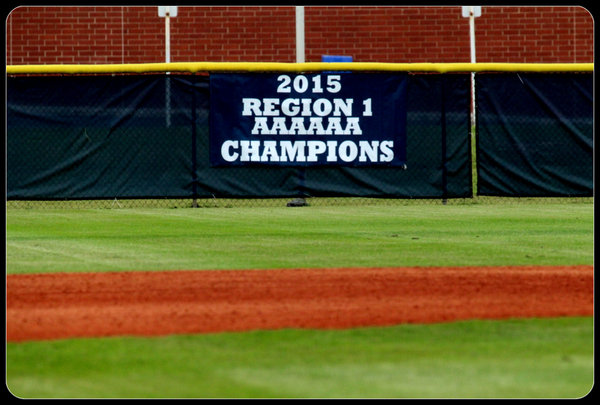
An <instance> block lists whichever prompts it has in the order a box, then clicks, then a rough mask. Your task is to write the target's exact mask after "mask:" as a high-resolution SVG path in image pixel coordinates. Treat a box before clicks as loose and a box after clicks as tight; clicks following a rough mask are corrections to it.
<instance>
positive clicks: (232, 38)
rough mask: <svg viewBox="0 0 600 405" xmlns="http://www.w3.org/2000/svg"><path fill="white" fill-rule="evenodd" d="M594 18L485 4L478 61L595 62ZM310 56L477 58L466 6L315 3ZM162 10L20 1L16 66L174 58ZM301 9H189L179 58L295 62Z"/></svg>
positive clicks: (11, 21)
mask: <svg viewBox="0 0 600 405" xmlns="http://www.w3.org/2000/svg"><path fill="white" fill-rule="evenodd" d="M593 28H594V27H593V19H592V16H591V15H590V14H589V13H588V12H587V10H585V9H584V8H581V7H574V6H570V7H514V6H510V7H509V6H502V7H500V6H490V7H483V11H482V16H481V17H478V18H476V19H475V32H476V46H477V61H478V62H539V63H556V62H563V63H571V62H579V63H584V62H585V63H588V62H593ZM305 31H306V61H320V60H321V55H323V54H330V55H332V54H333V55H351V56H353V58H354V60H355V61H357V62H358V61H361V62H366V61H369V62H405V63H413V62H469V61H470V50H469V23H468V19H467V18H463V17H462V16H461V9H460V7H399V6H396V7H349V6H347V7H305ZM164 36H165V20H164V18H161V17H159V16H158V12H157V7H18V8H16V9H14V10H13V11H12V12H11V14H10V15H9V16H8V19H7V22H6V45H7V47H6V63H7V64H9V65H16V64H51V63H142V62H164V60H165V53H164V52H165V51H164V40H165V38H164ZM295 60H296V56H295V11H294V7H212V6H211V7H208V6H202V7H179V9H178V15H177V17H174V18H171V61H172V62H188V61H247V62H255V61H264V62H270V61H276V62H295Z"/></svg>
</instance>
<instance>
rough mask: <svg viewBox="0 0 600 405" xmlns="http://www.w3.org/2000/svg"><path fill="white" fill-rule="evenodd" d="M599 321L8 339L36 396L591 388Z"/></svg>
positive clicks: (567, 393) (572, 393) (565, 392)
mask: <svg viewBox="0 0 600 405" xmlns="http://www.w3.org/2000/svg"><path fill="white" fill-rule="evenodd" d="M592 323H593V320H592V318H591V317H585V318H561V319H528V320H508V321H467V322H455V323H447V324H432V325H399V326H394V327H385V328H358V329H350V330H340V331H331V330H322V331H315V330H292V329H289V330H279V331H255V332H248V333H220V334H209V335H196V336H188V335H182V336H167V337H157V338H133V337H121V338H99V339H75V340H60V341H54V342H31V343H21V344H12V343H10V344H8V347H7V349H8V351H7V379H6V382H7V386H8V388H9V389H10V390H11V392H12V393H13V395H16V396H19V397H27V398H57V397H58V398H107V397H110V398H580V397H583V396H585V395H587V394H588V392H589V391H590V390H591V388H592V386H593V325H592Z"/></svg>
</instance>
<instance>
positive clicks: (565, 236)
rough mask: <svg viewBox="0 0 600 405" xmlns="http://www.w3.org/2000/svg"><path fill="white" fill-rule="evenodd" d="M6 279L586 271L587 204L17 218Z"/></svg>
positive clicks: (11, 220)
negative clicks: (294, 271) (95, 274)
mask: <svg viewBox="0 0 600 405" xmlns="http://www.w3.org/2000/svg"><path fill="white" fill-rule="evenodd" d="M6 222H7V224H6V263H7V273H8V274H18V273H40V272H57V271H69V272H75V271H120V270H167V269H184V270H187V269H189V270H192V269H270V268H298V267H347V266H352V267H358V266H371V267H372V266H464V265H527V264H546V265H561V264H592V263H593V204H587V203H577V204H564V203H561V204H544V205H518V206H516V205H466V206H462V205H448V206H443V205H433V206H427V205H426V206H363V207H352V206H350V207H348V206H346V207H303V208H286V207H263V208H230V209H196V210H194V209H123V210H119V209H115V210H106V209H93V210H48V209H43V210H18V209H10V210H9V211H8V212H7V221H6Z"/></svg>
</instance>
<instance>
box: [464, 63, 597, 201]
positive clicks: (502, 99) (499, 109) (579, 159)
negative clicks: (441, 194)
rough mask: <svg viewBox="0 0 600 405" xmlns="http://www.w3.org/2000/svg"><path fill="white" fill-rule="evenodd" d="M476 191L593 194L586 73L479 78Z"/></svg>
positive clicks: (514, 194)
mask: <svg viewBox="0 0 600 405" xmlns="http://www.w3.org/2000/svg"><path fill="white" fill-rule="evenodd" d="M475 88H476V90H477V97H476V99H477V139H478V142H477V170H478V193H479V194H480V195H488V196H510V197H544V196H578V197H586V196H592V194H593V148H594V144H593V74H592V73H561V74H533V73H506V74H478V75H477V81H476V87H475Z"/></svg>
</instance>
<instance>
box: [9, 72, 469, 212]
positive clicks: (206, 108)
mask: <svg viewBox="0 0 600 405" xmlns="http://www.w3.org/2000/svg"><path fill="white" fill-rule="evenodd" d="M232 74H234V73H232ZM348 74H351V73H348ZM403 75H405V76H406V89H405V90H406V92H405V100H404V101H405V111H397V113H398V116H403V117H405V131H406V133H405V136H406V145H405V147H406V150H405V152H406V162H405V163H406V165H405V166H392V165H377V166H375V165H374V166H372V167H368V166H367V167H364V166H356V167H354V166H347V165H339V166H338V165H333V166H331V165H305V166H302V167H294V166H286V165H285V164H282V165H279V166H268V165H266V166H260V165H242V166H231V167H229V166H218V165H213V164H211V161H210V158H209V154H210V141H211V136H210V123H209V117H210V108H211V106H210V92H211V88H210V83H209V76H206V75H188V74H171V75H116V76H109V75H99V76H37V77H36V76H24V77H20V76H17V77H12V76H9V77H7V140H6V141H7V142H6V145H7V155H6V158H7V199H9V200H59V199H60V200H63V199H113V198H119V199H125V198H212V197H214V198H268V197H311V196H315V197H316V196H323V197H328V196H331V197H332V196H360V197H398V198H459V197H471V196H472V187H471V151H470V150H471V149H470V129H469V125H470V124H469V78H470V76H469V75H468V74H447V75H446V74H444V75H440V74H433V75H413V74H408V75H406V74H403ZM323 83H326V82H325V81H324V82H323ZM332 83H334V82H332ZM373 91H376V89H374V90H373ZM375 96H377V95H376V94H374V97H375ZM382 119H385V120H387V119H390V120H392V119H397V117H396V116H395V113H394V111H391V112H389V113H387V116H385V117H383V118H382ZM359 136H360V135H357V139H359V138H358V137H359Z"/></svg>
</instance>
